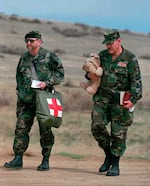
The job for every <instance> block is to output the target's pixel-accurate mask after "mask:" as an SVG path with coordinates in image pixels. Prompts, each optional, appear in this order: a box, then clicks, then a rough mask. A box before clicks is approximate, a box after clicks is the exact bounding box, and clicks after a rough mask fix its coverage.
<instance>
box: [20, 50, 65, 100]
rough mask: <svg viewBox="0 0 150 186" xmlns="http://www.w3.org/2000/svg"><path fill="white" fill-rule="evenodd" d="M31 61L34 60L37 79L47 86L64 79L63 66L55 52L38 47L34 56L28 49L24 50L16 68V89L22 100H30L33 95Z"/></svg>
mask: <svg viewBox="0 0 150 186" xmlns="http://www.w3.org/2000/svg"><path fill="white" fill-rule="evenodd" d="M32 62H34V66H35V69H36V74H37V76H38V79H39V80H40V81H43V82H45V83H46V84H47V87H49V88H51V87H52V86H53V85H56V84H59V83H60V82H61V81H63V79H64V68H63V66H62V62H61V60H60V59H59V58H58V56H57V55H56V54H54V53H53V52H51V51H49V50H47V49H44V48H40V50H39V53H38V54H37V55H36V56H32V55H31V54H30V53H29V52H28V51H27V52H25V53H24V54H23V55H22V56H21V57H20V60H19V63H18V66H17V70H16V81H17V87H16V89H17V92H18V97H19V98H20V99H22V100H23V101H24V102H32V101H33V97H34V96H35V91H34V89H32V88H31V83H32V79H34V77H33V75H32V70H31V63H32Z"/></svg>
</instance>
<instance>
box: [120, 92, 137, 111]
mask: <svg viewBox="0 0 150 186" xmlns="http://www.w3.org/2000/svg"><path fill="white" fill-rule="evenodd" d="M130 97H131V93H130V92H125V91H121V92H120V105H122V106H123V107H125V108H127V109H129V111H130V112H133V111H134V106H133V103H132V102H131V101H130Z"/></svg>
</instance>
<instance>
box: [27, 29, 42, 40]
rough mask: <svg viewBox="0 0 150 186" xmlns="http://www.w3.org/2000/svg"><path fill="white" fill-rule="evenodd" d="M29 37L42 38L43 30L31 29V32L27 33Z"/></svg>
mask: <svg viewBox="0 0 150 186" xmlns="http://www.w3.org/2000/svg"><path fill="white" fill-rule="evenodd" d="M27 38H38V39H41V38H42V35H41V32H39V31H31V32H28V33H27V34H26V35H25V39H27Z"/></svg>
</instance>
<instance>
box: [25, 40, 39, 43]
mask: <svg viewBox="0 0 150 186" xmlns="http://www.w3.org/2000/svg"><path fill="white" fill-rule="evenodd" d="M36 40H37V39H25V43H28V42H30V43H34V41H36Z"/></svg>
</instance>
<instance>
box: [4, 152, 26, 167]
mask: <svg viewBox="0 0 150 186" xmlns="http://www.w3.org/2000/svg"><path fill="white" fill-rule="evenodd" d="M22 158H23V155H22V154H16V155H15V157H14V159H13V160H11V161H10V162H8V163H7V162H6V163H5V164H4V167H6V168H11V169H21V168H22V166H23V161H22Z"/></svg>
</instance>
